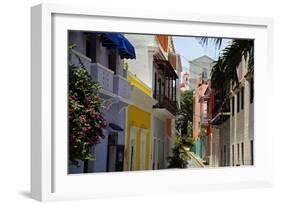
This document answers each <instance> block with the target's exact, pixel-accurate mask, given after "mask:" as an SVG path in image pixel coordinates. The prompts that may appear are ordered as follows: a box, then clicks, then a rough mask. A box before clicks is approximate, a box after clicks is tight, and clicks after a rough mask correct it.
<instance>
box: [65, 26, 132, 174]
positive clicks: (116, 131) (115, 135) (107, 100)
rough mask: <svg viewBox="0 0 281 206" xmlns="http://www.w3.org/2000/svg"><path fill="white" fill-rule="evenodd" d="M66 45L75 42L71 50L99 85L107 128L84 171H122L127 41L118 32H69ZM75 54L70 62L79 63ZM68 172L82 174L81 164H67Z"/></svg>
mask: <svg viewBox="0 0 281 206" xmlns="http://www.w3.org/2000/svg"><path fill="white" fill-rule="evenodd" d="M68 43H69V45H76V47H75V49H74V51H73V52H74V53H75V54H76V55H78V56H79V57H80V59H81V60H82V62H83V64H84V66H85V67H86V69H87V70H88V72H89V74H90V75H91V78H92V81H94V82H97V83H99V84H100V85H101V86H102V89H101V90H100V94H99V95H100V97H101V98H102V99H103V100H104V105H105V108H104V109H103V111H102V113H103V116H104V118H105V119H106V121H107V122H108V127H107V128H105V129H104V130H103V133H104V136H105V138H104V139H102V140H101V142H100V143H99V144H97V145H96V146H95V148H93V150H92V153H93V154H94V155H95V158H96V159H95V160H94V161H89V163H88V172H106V171H108V172H110V171H123V161H124V145H125V140H124V138H125V134H124V133H125V131H126V130H125V125H126V107H127V106H128V104H130V100H129V99H130V98H129V96H130V88H131V86H130V83H129V82H128V80H127V70H126V68H125V66H124V59H135V58H136V55H135V50H134V47H133V46H132V45H131V43H130V42H129V41H128V40H127V39H126V38H125V37H124V36H123V35H122V34H119V33H106V32H82V31H69V34H68ZM76 55H72V57H71V62H72V63H74V64H77V65H78V64H79V61H78V58H77V57H76ZM69 173H71V174H73V173H83V162H82V161H81V166H80V167H76V166H73V165H70V166H69Z"/></svg>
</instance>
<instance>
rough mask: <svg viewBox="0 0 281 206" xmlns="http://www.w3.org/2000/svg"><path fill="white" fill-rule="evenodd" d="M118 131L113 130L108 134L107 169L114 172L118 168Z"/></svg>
mask: <svg viewBox="0 0 281 206" xmlns="http://www.w3.org/2000/svg"><path fill="white" fill-rule="evenodd" d="M117 143H118V133H117V132H112V133H110V134H109V135H108V149H107V171H108V172H114V171H115V168H116V153H117Z"/></svg>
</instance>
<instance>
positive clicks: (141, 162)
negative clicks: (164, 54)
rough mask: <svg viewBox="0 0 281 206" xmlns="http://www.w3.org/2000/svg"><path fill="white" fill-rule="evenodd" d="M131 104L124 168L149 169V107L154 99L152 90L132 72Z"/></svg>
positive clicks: (153, 102)
mask: <svg viewBox="0 0 281 206" xmlns="http://www.w3.org/2000/svg"><path fill="white" fill-rule="evenodd" d="M128 80H129V82H130V83H131V85H132V91H131V98H130V99H131V101H132V102H131V104H130V105H129V106H128V109H127V131H126V133H127V135H126V156H125V170H127V171H128V170H132V171H134V170H148V169H151V143H152V140H151V135H152V130H151V128H152V127H151V109H152V105H153V104H155V100H154V99H153V98H152V97H151V96H152V91H151V89H150V88H149V87H147V86H146V85H145V84H144V83H143V82H141V81H140V80H139V79H138V78H137V77H135V76H134V75H132V74H129V75H128Z"/></svg>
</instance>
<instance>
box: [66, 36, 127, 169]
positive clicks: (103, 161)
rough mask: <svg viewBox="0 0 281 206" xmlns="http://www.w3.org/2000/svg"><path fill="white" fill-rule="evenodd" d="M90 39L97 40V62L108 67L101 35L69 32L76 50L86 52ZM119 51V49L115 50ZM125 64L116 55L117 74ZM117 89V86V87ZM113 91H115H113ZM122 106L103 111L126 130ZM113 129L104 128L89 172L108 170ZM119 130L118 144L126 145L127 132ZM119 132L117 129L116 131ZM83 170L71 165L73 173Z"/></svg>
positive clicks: (120, 73) (106, 51)
mask: <svg viewBox="0 0 281 206" xmlns="http://www.w3.org/2000/svg"><path fill="white" fill-rule="evenodd" d="M87 39H90V40H92V41H94V42H95V45H93V46H95V49H96V62H95V63H98V64H100V65H102V66H104V67H106V68H108V55H109V50H108V49H107V48H106V47H104V46H102V43H101V40H100V37H99V36H98V35H97V36H96V38H94V37H89V36H87V35H85V33H84V32H78V31H75V32H69V45H72V44H75V45H76V47H75V50H76V51H78V52H80V53H81V54H83V55H85V54H86V40H87ZM115 52H117V51H115ZM123 64H124V61H123V60H122V59H120V56H119V55H118V54H117V55H116V75H120V76H123V75H124V73H123ZM115 89H116V88H115ZM111 92H113V91H111ZM103 98H104V99H108V98H110V97H109V96H108V97H106V96H105V95H103ZM122 106H124V105H121V104H120V103H115V104H112V105H111V107H110V108H109V109H108V110H104V111H102V113H103V116H104V118H105V119H106V121H107V122H108V123H114V124H116V125H118V126H120V127H121V128H122V129H124V131H125V121H126V116H125V111H124V110H122ZM110 131H112V130H111V129H110V128H109V127H108V128H106V129H104V130H103V133H104V136H105V138H104V139H102V140H101V141H100V143H99V144H97V145H96V147H95V148H93V150H92V152H93V154H94V155H95V158H96V159H95V160H94V161H89V172H105V171H106V170H107V152H108V134H109V132H110ZM124 131H123V132H120V131H119V132H118V144H119V145H120V144H121V145H124V144H125V140H124V138H125V135H124V133H125V132H124ZM114 132H117V131H114ZM82 171H83V164H82V167H75V166H71V167H70V172H71V173H81V172H82Z"/></svg>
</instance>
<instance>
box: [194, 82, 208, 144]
mask: <svg viewBox="0 0 281 206" xmlns="http://www.w3.org/2000/svg"><path fill="white" fill-rule="evenodd" d="M196 85H197V86H196V89H195V91H194V93H193V98H194V99H193V100H194V102H193V112H194V113H193V138H194V139H195V140H197V138H198V137H199V134H200V120H201V113H202V112H203V110H204V112H206V109H207V105H206V103H200V102H199V99H200V97H201V96H203V95H204V94H205V91H206V89H207V87H208V85H206V84H201V85H200V79H197V83H196ZM202 104H203V105H202Z"/></svg>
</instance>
